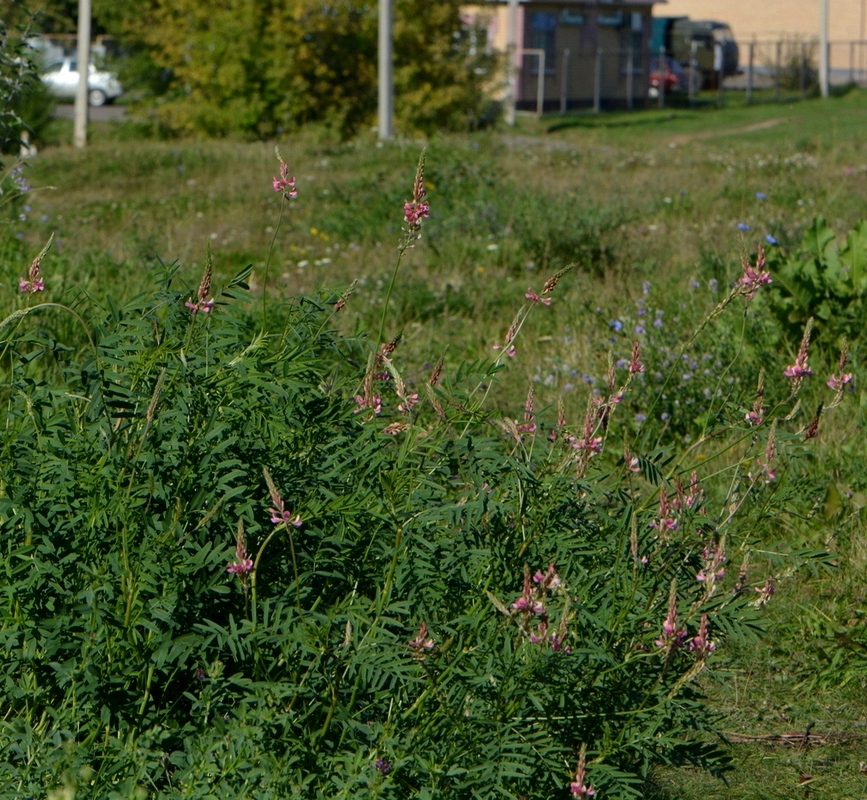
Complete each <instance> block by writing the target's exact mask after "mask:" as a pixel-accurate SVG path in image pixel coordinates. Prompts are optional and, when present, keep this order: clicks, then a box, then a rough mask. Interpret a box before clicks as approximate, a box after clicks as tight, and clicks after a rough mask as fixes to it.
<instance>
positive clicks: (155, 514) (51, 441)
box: [0, 160, 852, 800]
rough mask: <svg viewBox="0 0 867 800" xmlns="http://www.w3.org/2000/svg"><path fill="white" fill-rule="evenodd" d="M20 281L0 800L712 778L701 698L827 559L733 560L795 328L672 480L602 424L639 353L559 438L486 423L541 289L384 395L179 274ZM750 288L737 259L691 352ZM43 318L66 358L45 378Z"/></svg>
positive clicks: (634, 442) (472, 793)
mask: <svg viewBox="0 0 867 800" xmlns="http://www.w3.org/2000/svg"><path fill="white" fill-rule="evenodd" d="M423 163H424V162H423V160H422V161H420V162H419V167H418V170H417V175H416V181H415V184H414V187H413V197H412V200H410V201H407V203H406V205H405V207H404V209H403V212H404V222H405V225H406V227H405V230H404V239H403V241H402V244H401V247H400V250H399V254H400V255H399V259H398V262H397V266H396V267H395V270H394V274H393V277H392V282H391V284H390V285H389V291H391V289H392V288H394V286H395V285H397V284H396V283H395V282H396V281H399V269H398V268H399V266H400V259H402V258H403V256H404V253H405V251H406V250H407V248H408V247H409V246H410V244H411V242H413V241H415V240H416V239H417V238H418V237H419V236H420V235H421V234H422V230H423V225H424V221H425V219H427V218H428V214H429V213H433V211H432V210H431V208H430V205H429V203H428V201H427V199H426V196H425V191H424V177H423ZM288 175H289V172H288V167H287V169H286V170H285V174H284V171H283V169H282V162H281V180H285V181H286V184H285V186H284V185H281V186H280V187H276V186H275V188H279V191H281V192H283V191H284V189H286V187H290V184H289V182H288V180H289V179H288ZM275 180H276V179H275ZM290 188H291V191H292V192H293V197H294V196H295V193H297V194H299V195H300V196H301V197H303V187H296V184H295V181H294V179H293V180H292V182H291V187H290ZM396 211H397V212H398V213H399V211H400V209H397V210H396ZM760 259H761V256H760ZM37 262H38V263H37ZM37 262H34V263H37V267H38V269H37V270H36V272H34V270H33V267H32V266H31V269H30V271H29V272H28V273H27V277H26V278H22V281H25V280H26V281H30V284H31V285H35V281H36V280H38V281H39V282H40V286H39V293H38V297H37V295H36V294H34V293H33V291H30V290H28V291H24V292H22V293H21V294H17V293H16V294H15V296H14V297H13V296H12V295H11V294H10V296H9V298H8V299H7V302H8V303H9V304H10V305H11V304H13V303H17V304H18V307H17V308H12V310H11V311H10V313H9V314H7V315H6V316H5V319H4V320H3V321H2V322H0V340H2V347H3V356H4V368H5V369H6V374H5V384H4V400H5V402H6V406H7V409H6V412H7V413H6V417H7V424H6V426H5V428H4V430H3V438H2V458H0V481H2V495H0V527H2V534H3V536H2V543H3V544H2V547H3V556H2V558H3V566H4V570H5V575H4V594H3V603H2V610H0V643H2V647H3V653H4V660H3V662H2V664H0V671H2V675H3V683H2V689H0V692H2V709H3V711H2V714H0V787H2V794H3V796H4V797H22V798H23V797H31V796H39V797H41V796H46V794H47V793H48V792H49V791H51V790H54V789H57V788H61V787H67V788H68V789H69V791H71V792H73V794H74V796H76V797H94V798H97V797H98V798H109V797H117V798H127V797H137V796H141V797H166V798H168V797H195V798H204V797H239V798H240V797H245V798H246V797H255V798H285V797H311V798H323V799H324V798H368V797H369V798H374V797H382V798H455V799H458V798H460V799H462V798H495V797H496V798H501V797H510V798H520V797H524V798H528V800H529V799H530V798H533V799H534V800H543V798H544V799H545V800H548V798H552V797H562V798H569V797H574V798H581V797H593V796H596V797H600V798H603V797H605V798H628V797H640V796H642V794H643V786H644V781H645V780H646V778H647V777H648V776H649V775H650V773H651V770H652V769H653V768H654V767H655V766H657V765H661V764H672V765H679V764H693V765H698V766H702V767H705V768H707V769H710V770H712V771H715V772H723V771H724V770H725V769H726V767H727V764H728V756H727V753H726V750H725V747H724V743H723V741H722V739H721V738H720V736H719V735H718V734H717V732H716V730H715V717H714V714H713V712H712V710H711V709H710V708H709V706H708V705H707V704H706V702H705V701H704V699H703V697H702V694H701V691H700V679H701V677H702V673H703V672H705V671H711V670H713V668H714V664H715V662H716V661H718V660H719V659H721V658H723V657H724V653H725V650H726V647H727V644H729V643H731V642H735V641H740V640H744V639H748V638H750V637H753V636H755V635H756V632H757V630H758V628H759V626H760V624H761V615H762V608H763V606H764V605H766V604H767V603H768V602H770V601H772V597H773V594H774V592H775V591H778V590H781V589H780V584H781V579H782V578H784V577H785V575H787V574H789V573H790V572H791V569H792V567H793V565H795V566H797V565H798V564H799V563H801V562H803V561H806V560H810V559H813V560H819V561H821V559H822V558H823V557H825V555H826V554H823V553H820V552H807V551H804V552H798V553H791V552H790V553H776V554H773V553H768V552H767V551H765V552H762V553H761V554H756V553H754V552H753V551H752V550H751V536H752V532H753V530H754V527H753V522H754V520H755V519H756V518H757V517H758V516H760V515H764V514H767V513H768V510H769V509H770V508H772V507H774V504H778V503H782V502H786V500H785V497H786V493H785V492H783V491H781V488H780V487H782V486H784V485H785V481H786V474H787V469H786V465H787V464H788V460H789V459H790V458H793V457H794V458H797V457H798V454H799V452H800V450H801V449H802V448H803V447H806V446H809V441H808V440H809V439H811V438H813V437H815V435H816V433H817V432H818V426H819V424H820V420H819V414H818V413H817V414H815V415H812V416H809V415H808V417H807V418H806V419H803V420H802V419H801V417H800V416H799V414H800V412H799V393H800V392H801V391H802V387H803V384H804V382H805V381H808V380H811V379H812V380H818V378H816V377H812V378H811V374H812V370H811V369H810V368H809V367H807V364H808V361H807V359H808V357H809V356H808V349H809V344H810V342H809V338H810V337H809V327H808V330H807V332H806V333H805V335H804V338H803V341H802V343H801V350H800V351H799V352H798V356H797V359H798V360H797V361H796V363H795V365H794V366H795V367H798V366H799V365H800V367H799V368H798V369H795V370H794V371H793V372H792V373H791V374H790V373H789V371H787V372H786V377H788V378H789V380H788V381H783V380H782V379H783V376H782V375H781V376H779V377H780V379H781V380H780V381H777V382H776V383H775V384H774V385H775V386H781V385H782V386H783V387H784V390H780V396H779V397H773V396H771V392H770V390H767V391H766V389H765V387H764V383H763V382H761V381H760V382H759V390H758V392H757V395H756V397H755V398H752V397H751V398H748V401H749V402H747V404H746V405H744V403H743V398H735V397H725V398H723V399H721V400H719V403H720V407H719V409H717V411H718V413H717V414H716V415H714V417H713V418H714V419H716V420H719V422H718V423H715V425H714V427H706V428H705V430H704V433H703V434H702V436H701V437H699V438H698V439H696V440H695V441H693V442H692V443H691V444H690V445H689V447H687V448H681V449H680V450H679V451H678V450H675V449H674V448H673V447H672V445H671V444H670V443H666V442H664V441H659V440H658V439H657V438H656V437H655V435H654V434H653V432H652V429H651V428H650V427H648V428H646V429H642V430H640V431H639V432H638V433H637V434H636V433H635V432H634V427H631V426H627V425H624V424H622V422H621V419H620V416H619V414H618V411H619V407H620V406H621V402H622V400H623V399H624V398H625V397H627V396H628V395H629V393H630V392H631V391H632V388H633V385H634V382H635V381H638V380H640V379H641V376H642V375H643V372H644V366H643V362H642V358H643V355H642V352H641V348H640V347H639V346H638V345H637V344H636V345H634V346H633V347H632V349H631V350H630V352H629V353H627V354H623V355H624V356H625V358H624V362H623V364H624V365H623V366H622V367H620V368H618V367H617V366H616V362H615V360H614V357H613V356H612V357H611V358H610V364H611V366H610V369H609V375H608V381H607V387H606V388H605V390H604V391H603V392H601V393H600V394H598V395H596V396H592V397H591V398H590V399H589V400H588V404H587V408H586V412H585V414H584V416H583V418H581V419H578V420H569V419H567V418H566V415H565V413H562V412H561V413H557V414H556V415H555V418H552V419H549V418H548V417H547V415H546V413H544V412H543V411H539V410H537V404H536V402H535V398H534V395H533V393H532V392H531V393H529V394H528V396H527V399H526V401H525V403H524V407H523V408H522V409H520V410H519V411H517V413H515V412H512V411H509V410H507V409H497V408H495V407H493V406H492V403H491V396H492V395H491V394H490V389H491V386H492V385H493V384H494V383H495V382H496V381H498V380H500V379H501V375H502V374H503V373H504V371H505V370H508V369H509V368H510V367H511V364H512V363H514V362H513V361H512V360H511V359H510V356H514V354H515V353H516V347H517V346H518V341H519V339H520V335H521V332H522V329H523V326H524V324H525V322H526V320H527V319H528V317H529V315H530V314H534V315H536V314H544V313H546V308H547V307H548V306H549V305H550V303H551V302H552V301H553V302H556V299H557V298H556V292H557V288H558V285H561V282H562V281H565V280H567V279H568V269H566V270H561V271H560V272H558V273H556V274H554V275H553V276H552V277H551V278H550V279H549V280H548V281H547V282H546V283H545V284H544V286H542V288H541V289H540V290H539V291H538V293H537V292H535V291H533V288H532V287H531V288H529V289H528V290H527V292H526V294H525V295H524V297H523V298H521V297H520V296H519V297H518V298H517V299H518V300H523V301H525V302H524V303H523V305H522V306H521V307H520V309H519V311H518V313H517V314H516V316H515V317H514V320H513V322H512V324H511V325H510V326H509V328H508V331H507V333H506V336H505V338H504V339H503V341H502V342H501V343H500V344H498V349H497V350H496V351H495V352H494V354H493V355H494V357H493V358H492V359H489V360H483V361H480V362H477V363H474V364H471V365H468V364H456V365H444V363H443V361H442V360H440V361H438V362H437V363H436V365H435V366H434V367H433V369H432V371H431V372H430V374H429V376H428V378H427V380H425V381H424V382H423V383H421V384H418V383H417V384H416V385H412V384H410V383H409V382H408V381H406V380H404V378H403V377H402V372H403V370H402V369H401V365H400V361H399V358H400V336H399V335H396V336H394V337H393V338H391V339H388V340H383V341H379V339H383V336H382V335H380V336H378V337H377V340H374V341H371V340H370V339H368V338H366V337H364V336H360V337H350V336H343V335H340V334H338V333H337V332H336V331H335V326H334V324H333V316H334V315H335V314H337V313H339V311H340V310H341V309H342V308H343V307H344V306H345V305H346V303H347V296H345V295H344V296H341V297H329V296H325V295H323V296H319V297H313V298H307V297H304V298H292V299H291V300H290V301H287V302H284V303H283V304H282V305H278V304H277V303H275V304H274V305H273V306H271V308H270V316H267V315H266V313H265V312H266V310H267V309H266V307H265V306H264V305H261V306H259V305H258V303H257V304H256V308H257V309H261V313H258V312H257V311H254V307H253V302H252V298H251V297H250V293H249V289H248V286H247V283H246V281H247V278H248V276H249V272H250V270H249V269H245V270H242V271H241V272H239V273H238V274H237V275H236V277H235V278H233V279H232V280H230V281H228V282H227V283H226V284H225V285H223V286H219V285H214V284H213V283H212V270H211V263H210V257H209V259H208V264H207V266H206V269H205V272H204V275H203V276H202V278H201V280H200V282H199V284H198V289H197V290H195V292H193V291H191V290H190V288H189V287H187V286H183V285H179V284H180V280H179V276H178V273H177V270H176V269H175V268H164V270H163V272H162V273H161V274H160V275H159V276H157V286H156V289H155V291H154V294H153V296H139V297H136V298H133V299H131V300H129V301H127V302H125V303H122V304H119V303H116V302H114V301H112V300H111V299H105V300H100V299H98V298H89V299H86V300H84V301H81V302H79V303H78V304H77V306H76V307H75V308H74V309H73V308H70V307H69V306H66V305H63V304H61V303H59V302H53V301H51V299H50V298H51V297H52V281H51V268H50V258H49V257H48V254H47V252H43V253H42V254H41V255H40V256H39V257H38V259H37ZM770 279H771V277H770V275H769V274H767V273H766V272H765V271H764V270H763V269H762V267H761V264H760V263H759V262H757V263H756V264H755V265H751V264H749V263H745V264H744V273H743V277H742V278H741V279H740V280H739V281H738V282H737V283H736V284H735V285H734V286H733V287H732V288H731V291H730V293H729V295H727V296H726V298H725V299H724V300H722V301H721V302H720V303H719V304H718V305H717V307H716V308H715V309H713V310H711V311H710V313H709V315H708V320H709V321H711V320H713V319H716V318H717V317H718V316H720V315H721V314H723V313H724V312H725V311H726V310H727V309H728V308H729V307H730V306H733V305H735V304H737V303H748V302H750V300H751V299H752V297H753V296H754V295H755V294H756V293H757V292H759V291H761V290H762V287H763V286H764V285H765V284H766V283H767V282H768V281H769V280H770ZM37 299H38V300H40V301H41V300H43V299H44V300H45V302H36V300H37ZM349 302H351V299H349ZM385 308H386V311H387V304H386V305H385ZM60 316H70V318H73V319H75V320H77V322H76V324H79V323H80V325H79V328H80V329H81V330H84V331H85V333H86V336H84V338H83V339H82V340H81V341H80V342H79V341H70V342H69V346H70V347H71V348H72V349H71V350H70V351H69V352H64V353H61V354H58V352H57V351H56V350H52V349H50V348H46V347H45V346H44V341H45V339H44V337H43V336H42V331H43V328H42V327H41V326H42V325H44V324H47V322H46V321H47V320H49V319H54V318H56V317H60ZM385 325H386V318H385V314H384V315H383V320H382V323H381V325H380V330H381V331H382V330H384V328H385ZM704 327H705V326H704V325H703V326H702V329H703V328H704ZM75 330H76V329H75V328H70V331H71V333H70V336H73V333H72V332H73V331H75ZM701 332H702V331H699V332H697V335H700V334H701ZM76 335H78V334H76ZM838 366H839V370H838V372H839V375H837V376H832V378H831V379H830V380H829V385H830V389H829V391H830V392H831V393H832V394H831V395H829V398H828V402H827V403H826V405H825V408H826V409H828V408H833V407H834V406H835V405H837V404H839V403H840V402H842V401H843V400H844V399H845V390H846V389H847V387H849V386H850V385H851V382H852V377H851V373H849V372H844V370H845V369H846V360H845V357H844V358H841V360H840V362H839V365H838ZM795 373H797V374H795ZM843 376H845V380H844V378H843ZM732 565H735V566H734V568H733V567H732ZM783 585H784V584H783Z"/></svg>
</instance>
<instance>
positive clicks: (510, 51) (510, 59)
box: [504, 0, 518, 125]
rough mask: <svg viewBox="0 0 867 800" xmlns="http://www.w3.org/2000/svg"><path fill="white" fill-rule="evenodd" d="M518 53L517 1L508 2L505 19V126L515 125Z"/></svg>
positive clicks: (510, 0)
mask: <svg viewBox="0 0 867 800" xmlns="http://www.w3.org/2000/svg"><path fill="white" fill-rule="evenodd" d="M517 51H518V0H509V9H508V15H507V18H506V97H505V109H504V112H505V116H506V124H507V125H514V124H515V102H516V100H517V97H518V87H517V72H516V70H515V57H516V54H517Z"/></svg>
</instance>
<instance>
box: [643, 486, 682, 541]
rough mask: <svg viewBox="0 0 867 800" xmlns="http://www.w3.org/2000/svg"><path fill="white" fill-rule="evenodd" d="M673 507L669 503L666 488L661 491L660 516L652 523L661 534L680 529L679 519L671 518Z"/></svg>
mask: <svg viewBox="0 0 867 800" xmlns="http://www.w3.org/2000/svg"><path fill="white" fill-rule="evenodd" d="M671 508H672V507H671V505H670V503H669V501H668V493H667V492H666V491H665V489H664V488H662V489H660V491H659V516H658V517H657V518H656V519H655V520H654V521H653V522H651V523H650V527H651V528H655V529H656V530H657V531H658V532H659V533H665V532H668V531H676V530H677V529H678V527H679V523H678V521H677V517H673V516H671Z"/></svg>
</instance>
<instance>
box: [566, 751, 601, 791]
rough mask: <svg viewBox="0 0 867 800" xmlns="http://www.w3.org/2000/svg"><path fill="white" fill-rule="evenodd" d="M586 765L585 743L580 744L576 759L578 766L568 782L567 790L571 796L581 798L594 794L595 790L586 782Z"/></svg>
mask: <svg viewBox="0 0 867 800" xmlns="http://www.w3.org/2000/svg"><path fill="white" fill-rule="evenodd" d="M586 766H587V748H586V745H582V747H581V755H580V757H579V759H578V767H577V769H576V770H575V780H574V781H572V783H570V784H569V791H570V793H571V794H572V797H575V798H581V797H595V796H596V790H595V789H594V788H593V787H592V786H591V785H590V784H589V783H587V775H586Z"/></svg>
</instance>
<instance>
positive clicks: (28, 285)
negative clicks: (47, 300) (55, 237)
mask: <svg viewBox="0 0 867 800" xmlns="http://www.w3.org/2000/svg"><path fill="white" fill-rule="evenodd" d="M48 244H49V245H50V244H51V242H50V241H49V243H48ZM47 249H48V248H47V247H46V250H43V251H42V253H40V254H39V255H38V256H36V258H34V259H33V262H32V263H31V264H30V269H29V270H28V271H27V277H26V278H22V279H21V280H20V281H18V291H19V292H21V294H25V293H27V294H33V293H35V292H42V291H45V283H44V281H43V280H42V276H41V275H40V272H39V269H40V266H41V264H42V258H43V256H44V254H45V252H46V251H47Z"/></svg>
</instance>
